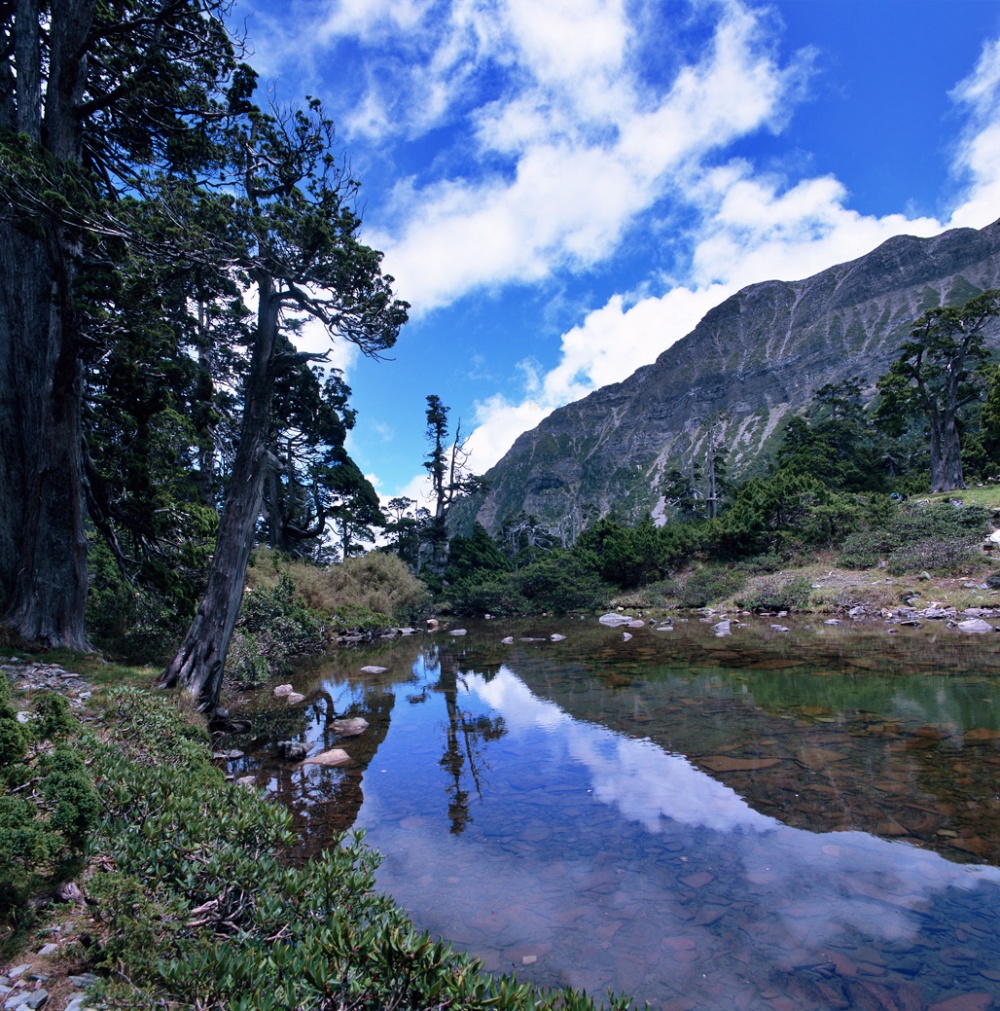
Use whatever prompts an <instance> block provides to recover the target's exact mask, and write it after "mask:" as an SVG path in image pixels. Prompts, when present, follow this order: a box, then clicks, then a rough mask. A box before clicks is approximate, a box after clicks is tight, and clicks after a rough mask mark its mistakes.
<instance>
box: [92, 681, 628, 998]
mask: <svg viewBox="0 0 1000 1011" xmlns="http://www.w3.org/2000/svg"><path fill="white" fill-rule="evenodd" d="M109 706H110V708H109V712H108V718H109V732H108V734H107V737H106V739H105V740H102V741H100V742H98V741H97V740H96V739H91V740H90V742H89V745H90V747H91V748H92V749H93V754H94V763H93V769H94V775H95V780H96V783H97V785H98V789H99V791H100V794H101V799H102V802H103V805H104V809H105V817H104V819H103V821H102V822H101V825H100V828H99V831H98V838H97V846H98V848H99V849H100V851H101V852H102V853H103V854H104V856H105V859H104V861H103V868H102V869H101V870H99V871H98V872H97V873H96V874H95V875H94V877H93V878H92V880H91V882H90V885H89V892H90V895H91V898H92V899H94V900H95V901H96V903H97V912H98V916H99V918H100V925H101V927H102V929H103V931H104V933H105V940H104V944H103V946H102V948H101V949H100V951H99V952H97V953H96V955H95V957H96V959H97V960H98V963H99V967H100V968H102V969H103V970H104V971H105V972H107V973H108V977H107V979H106V981H105V982H104V983H102V984H99V988H98V989H99V992H98V994H97V997H98V998H99V999H101V998H102V999H103V1000H105V1001H106V1002H107V1004H108V1005H109V1006H113V1007H134V1008H152V1007H199V1008H201V1009H203V1011H298V1009H300V1008H314V1009H317V1011H334V1009H343V1008H354V1009H357V1011H368V1009H370V1011H375V1009H379V1011H383V1009H398V1011H411V1009H412V1011H415V1009H418V1008H419V1009H431V1008H445V1007H447V1008H454V1009H455V1011H463V1009H465V1011H479V1009H486V1008H496V1009H499V1011H505V1009H506V1011H514V1009H528V1008H534V1009H537V1011H546V1009H550V1008H556V1007H559V1008H563V1009H565V1011H593V1008H594V1004H593V1001H591V1000H590V999H589V998H587V997H586V996H584V995H579V994H576V993H573V992H572V991H568V992H565V993H558V994H556V993H542V992H539V991H537V990H535V989H534V988H532V987H531V986H529V985H527V984H521V983H518V982H517V981H516V980H515V979H513V978H512V977H501V978H492V977H489V976H486V975H483V974H482V973H481V972H480V968H481V966H480V963H479V962H477V961H476V960H475V959H472V958H471V957H469V956H468V955H465V954H460V953H456V952H454V951H453V950H452V949H451V947H450V946H449V945H446V944H444V943H442V942H439V941H434V940H432V939H431V938H430V937H429V936H428V935H427V934H426V933H420V932H418V931H417V930H416V929H415V928H414V927H413V925H412V924H411V923H410V922H409V920H408V919H407V918H406V916H405V915H404V913H403V912H402V911H401V910H400V909H399V908H398V907H397V906H395V905H394V903H393V902H392V900H391V899H389V898H388V897H386V896H385V895H382V894H380V893H378V892H377V891H376V890H375V885H374V881H375V878H374V872H375V868H376V866H377V863H378V857H377V855H376V854H375V853H374V852H372V851H371V850H369V849H368V848H367V847H365V846H364V844H363V842H362V840H361V837H360V836H359V835H353V836H349V837H345V838H343V839H340V840H334V841H333V843H332V845H331V848H330V849H329V850H327V851H326V852H324V853H323V854H321V855H320V856H319V857H316V858H314V859H311V860H309V861H308V862H307V863H305V864H304V865H302V866H289V865H287V864H286V863H284V862H283V861H282V859H281V855H282V850H283V848H284V847H286V846H288V845H289V844H290V843H291V842H292V841H293V838H294V837H293V833H292V831H291V819H290V816H289V814H288V812H287V811H286V810H285V809H283V808H280V807H279V806H277V805H276V804H274V803H272V802H271V801H269V800H268V799H266V798H265V797H263V796H262V795H259V794H258V793H257V792H256V791H252V790H248V789H246V788H245V787H241V786H237V785H233V784H227V783H226V782H225V781H224V779H223V776H222V773H221V771H220V770H218V769H216V768H215V767H214V766H213V765H212V764H211V761H210V752H209V750H208V748H207V741H206V739H205V738H204V736H203V734H201V733H200V732H199V731H198V730H197V729H196V728H193V727H191V726H190V725H188V724H187V723H186V721H185V720H184V719H183V717H182V716H181V715H180V713H179V712H178V711H177V710H176V709H174V708H172V706H171V705H170V702H169V700H167V699H165V698H163V697H162V696H152V695H149V694H148V693H144V692H139V691H136V690H134V689H120V690H118V691H116V692H115V693H113V694H112V696H111V698H110V703H109ZM107 867H110V868H111V869H104V868H107ZM610 1006H611V1007H612V1008H619V1009H624V1008H625V1007H627V1006H628V1002H627V1001H626V1000H617V999H616V1000H613V1001H612V1004H611V1005H610Z"/></svg>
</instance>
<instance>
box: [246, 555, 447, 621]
mask: <svg viewBox="0 0 1000 1011" xmlns="http://www.w3.org/2000/svg"><path fill="white" fill-rule="evenodd" d="M283 574H284V575H286V576H287V577H288V578H290V579H291V580H292V582H293V583H294V585H295V594H296V597H297V599H299V600H300V601H301V602H302V604H303V605H304V606H305V607H306V608H307V609H308V610H310V611H313V612H316V613H321V614H323V615H327V616H329V618H330V621H331V625H332V626H334V627H335V628H336V629H337V630H347V629H354V628H358V627H359V626H358V625H352V624H351V620H352V619H357V618H358V617H359V616H363V615H382V616H383V618H384V625H391V624H394V623H395V624H397V625H403V624H409V623H411V622H413V621H414V620H416V619H417V618H418V617H421V616H423V615H426V614H428V613H429V612H430V608H431V599H430V594H429V592H428V590H427V587H426V586H425V585H424V584H423V583H422V582H421V581H420V580H419V579H417V577H416V576H414V575H413V573H412V572H410V569H409V567H408V566H407V564H406V563H405V562H404V561H403V560H402V559H400V558H398V557H397V556H396V555H393V554H389V553H388V552H383V551H372V552H369V553H368V554H367V555H363V556H361V557H360V558H348V559H347V560H346V561H344V562H343V563H341V564H339V565H328V566H317V565H312V564H310V563H308V562H302V561H289V560H288V559H285V558H283V557H282V556H281V555H279V554H278V553H277V552H275V551H269V550H267V549H260V550H258V551H256V552H254V555H253V560H252V565H251V567H250V569H249V570H248V571H247V586H248V587H250V588H253V589H262V588H266V587H273V586H275V585H276V584H277V583H278V581H279V580H280V578H281V576H282V575H283ZM372 623H373V627H374V626H375V625H377V626H378V627H384V625H383V624H379V621H378V619H372ZM361 630H365V629H361Z"/></svg>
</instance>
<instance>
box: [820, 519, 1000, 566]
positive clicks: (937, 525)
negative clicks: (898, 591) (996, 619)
mask: <svg viewBox="0 0 1000 1011" xmlns="http://www.w3.org/2000/svg"><path fill="white" fill-rule="evenodd" d="M874 520H875V521H874V522H869V523H868V524H867V525H866V527H865V528H864V529H861V530H858V531H856V532H854V533H852V534H850V535H849V536H848V537H847V538H845V540H844V542H843V545H842V546H841V550H840V554H839V557H838V559H837V562H838V564H839V565H842V566H844V567H845V568H852V569H871V568H876V567H878V566H882V565H884V566H885V567H886V568H887V570H888V571H889V573H890V574H891V575H894V576H902V575H907V574H911V573H915V572H921V571H923V570H925V569H926V570H927V571H928V572H933V573H947V572H953V571H956V570H958V569H961V568H963V567H966V566H968V565H970V564H971V563H972V562H974V561H975V560H976V557H977V556H976V553H975V550H974V545H975V544H976V543H977V542H978V541H979V540H981V539H982V538H983V537H984V536H985V535H986V534H987V533H988V532H989V530H990V527H991V513H990V510H989V509H986V508H983V507H981V506H964V505H953V504H951V503H948V502H944V503H936V504H934V505H923V506H922V505H917V504H909V503H906V504H903V505H900V506H896V507H894V508H893V509H892V510H891V511H887V512H883V513H882V514H880V515H878V516H877V517H874Z"/></svg>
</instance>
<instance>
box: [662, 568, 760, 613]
mask: <svg viewBox="0 0 1000 1011" xmlns="http://www.w3.org/2000/svg"><path fill="white" fill-rule="evenodd" d="M745 583H746V574H745V573H742V572H738V571H736V570H734V569H725V568H720V567H716V566H709V565H706V566H705V567H704V568H701V569H696V570H695V571H694V572H692V573H691V575H689V576H688V577H687V579H685V580H684V583H683V584H682V585H681V588H680V592H679V593H678V594H677V602H678V604H679V605H680V606H681V607H707V606H708V605H709V604H716V603H718V602H719V601H721V600H725V599H726V598H727V597H731V596H732V595H733V594H734V593H738V592H739V591H740V590H741V589H742V588H743V586H744V584H745Z"/></svg>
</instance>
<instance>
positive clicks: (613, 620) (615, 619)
mask: <svg viewBox="0 0 1000 1011" xmlns="http://www.w3.org/2000/svg"><path fill="white" fill-rule="evenodd" d="M597 620H598V621H599V622H600V623H601V624H602V625H607V626H609V627H610V628H615V627H616V626H617V625H629V624H631V622H632V619H631V618H629V617H627V616H626V615H624V614H614V613H613V612H608V613H607V614H602V615H601V616H600V618H598V619H597Z"/></svg>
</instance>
